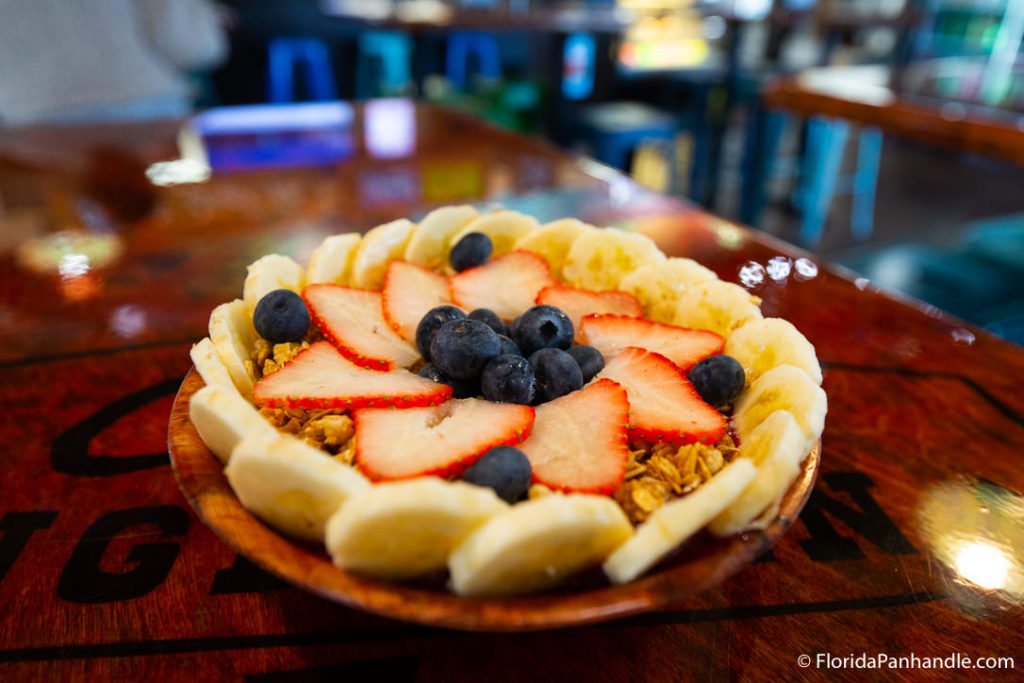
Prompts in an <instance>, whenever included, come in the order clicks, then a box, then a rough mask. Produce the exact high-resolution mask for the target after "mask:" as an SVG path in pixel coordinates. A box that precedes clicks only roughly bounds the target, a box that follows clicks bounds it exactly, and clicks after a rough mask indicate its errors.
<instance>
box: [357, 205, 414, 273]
mask: <svg viewBox="0 0 1024 683" xmlns="http://www.w3.org/2000/svg"><path fill="white" fill-rule="evenodd" d="M415 229H416V224H415V223H413V222H412V221H410V220H408V219H406V218H399V219H398V220H396V221H391V222H390V223H385V224H384V225H378V226H377V227H376V228H373V229H372V230H370V231H369V232H367V233H366V234H365V235H363V239H362V241H360V242H359V248H358V249H356V255H355V257H354V258H353V260H352V276H351V282H352V286H354V287H361V288H363V289H380V288H381V287H382V286H383V285H384V271H386V270H387V268H388V263H390V262H391V261H393V260H395V259H397V258H402V256H403V255H404V254H405V247H406V245H407V244H408V243H409V239H410V238H411V237H412V233H413V231H414V230H415Z"/></svg>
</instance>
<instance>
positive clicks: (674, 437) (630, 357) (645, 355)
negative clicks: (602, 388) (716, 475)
mask: <svg viewBox="0 0 1024 683" xmlns="http://www.w3.org/2000/svg"><path fill="white" fill-rule="evenodd" d="M597 377H598V378H599V379H603V378H607V379H610V380H613V381H615V382H618V383H619V384H621V385H622V386H623V387H624V388H625V389H626V394H627V395H628V396H629V428H630V430H631V431H632V435H631V436H632V437H634V438H639V439H645V440H648V441H672V442H674V443H692V442H694V441H702V442H704V443H717V442H718V441H719V440H720V439H721V438H722V436H724V435H725V417H724V416H723V415H722V414H721V413H719V412H718V411H717V410H715V409H714V408H712V407H711V406H709V405H708V404H707V403H705V402H704V401H703V400H702V399H701V397H700V395H699V394H698V393H697V390H696V389H694V388H693V385H692V384H690V382H689V381H688V380H687V379H686V375H685V374H684V373H683V371H682V370H680V369H679V368H678V367H676V365H675V364H674V363H673V362H672V361H670V360H669V359H668V358H665V357H664V356H662V355H660V354H657V353H653V352H651V351H647V350H645V349H638V348H636V347H632V346H630V347H627V348H625V349H623V350H622V352H621V353H619V354H618V355H617V356H615V357H614V358H612V359H611V360H609V361H608V364H607V365H605V366H604V370H602V371H601V372H599V373H598V374H597Z"/></svg>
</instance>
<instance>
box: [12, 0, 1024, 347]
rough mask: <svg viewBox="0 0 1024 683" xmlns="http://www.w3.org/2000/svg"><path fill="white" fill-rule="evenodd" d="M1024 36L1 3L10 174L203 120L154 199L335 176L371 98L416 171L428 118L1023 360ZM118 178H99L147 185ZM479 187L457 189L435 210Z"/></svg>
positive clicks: (467, 176) (109, 189)
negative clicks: (416, 151)
mask: <svg viewBox="0 0 1024 683" xmlns="http://www.w3.org/2000/svg"><path fill="white" fill-rule="evenodd" d="M1022 35H1024V0H592V1H589V2H573V3H565V2H555V1H551V0H548V1H545V0H462V1H461V2H460V1H457V0H447V1H443V0H222V1H221V2H217V3H213V2H209V1H207V0H94V1H91V2H90V3H81V4H80V3H67V2H65V1H64V0H0V142H3V145H0V154H3V149H4V146H6V148H7V149H8V150H9V149H11V148H12V147H13V148H17V147H18V146H19V145H24V144H26V140H29V139H31V136H32V135H33V134H34V133H32V132H31V131H36V130H47V131H52V130H54V127H55V126H56V127H57V128H61V129H63V130H68V129H72V130H73V129H74V127H75V126H82V125H96V124H100V125H105V124H106V125H116V124H117V123H119V122H138V121H147V120H162V119H179V120H180V119H181V118H183V117H188V116H191V115H193V114H196V116H195V117H194V118H193V119H191V121H192V125H191V126H190V128H189V130H191V131H192V132H193V133H195V134H196V137H195V139H194V140H193V142H192V143H190V142H189V141H188V139H185V140H183V141H181V143H180V144H181V146H182V160H180V162H179V163H176V164H170V165H168V164H165V165H163V166H160V165H156V164H155V165H152V166H148V167H142V168H145V173H146V174H147V176H148V177H149V179H150V181H152V182H154V183H156V184H172V183H175V182H184V181H187V180H189V179H195V178H197V177H198V178H201V177H203V174H207V176H208V174H209V173H210V172H211V168H212V170H213V172H214V173H217V172H219V171H245V170H246V169H251V168H262V167H267V166H287V165H302V164H307V163H308V164H317V163H320V164H322V163H339V162H341V161H343V160H344V159H345V158H347V157H348V156H349V155H350V154H351V149H350V147H351V144H352V143H351V140H350V139H349V137H347V136H346V135H345V134H343V131H344V128H345V126H346V125H348V122H349V121H350V120H351V116H352V109H351V107H348V105H347V104H345V102H346V101H353V100H355V101H367V102H368V103H369V104H368V105H367V108H366V109H365V114H364V115H365V128H366V130H365V139H366V145H367V147H368V148H371V152H372V153H373V155H374V156H377V157H380V158H388V157H390V158H400V157H402V156H403V155H406V154H408V153H409V149H410V148H411V146H412V145H413V144H414V138H415V136H416V131H415V123H414V122H415V117H414V116H413V113H412V112H413V101H414V100H416V101H421V102H429V103H432V104H433V105H436V106H439V107H448V108H456V109H459V110H462V111H465V112H468V113H470V114H472V115H473V116H476V117H479V118H481V119H484V120H486V121H488V122H490V123H491V124H492V125H493V126H496V127H500V128H506V129H511V130H515V131H519V132H522V133H526V134H530V135H534V136H539V137H542V138H545V139H547V140H549V141H551V142H552V143H553V144H555V145H558V146H560V147H563V148H568V149H571V150H574V151H578V152H579V153H581V154H583V155H588V156H590V157H593V158H596V159H597V160H598V161H600V162H602V163H604V164H606V165H608V166H611V167H614V168H616V169H619V170H620V171H622V172H624V173H626V174H629V175H630V176H631V177H632V178H633V179H634V180H635V181H636V182H637V183H638V184H640V185H643V186H645V187H648V188H652V189H654V190H656V191H659V192H662V193H665V194H669V195H675V196H678V197H684V198H688V199H689V200H691V201H693V202H695V203H697V204H700V205H702V206H704V207H706V208H707V209H709V210H710V211H712V212H714V213H716V214H718V215H721V216H724V217H726V218H729V219H733V220H736V221H738V222H742V223H745V224H748V225H750V226H752V227H754V228H756V229H758V230H762V231H765V232H767V233H769V234H772V235H775V236H777V237H779V238H781V239H783V240H786V241H789V242H793V243H796V244H799V245H800V246H802V247H804V248H806V249H808V250H809V251H811V252H814V253H816V254H817V255H819V256H820V257H822V258H824V259H827V260H829V261H832V262H835V263H838V264H840V265H843V266H846V267H848V268H850V269H852V270H853V271H854V272H856V273H858V274H859V275H861V276H862V277H863V278H864V279H865V282H866V281H868V280H870V282H871V283H872V284H874V285H878V286H881V287H884V288H887V289H890V290H892V291H895V292H901V293H904V294H907V295H910V296H913V297H916V298H919V299H922V300H924V301H926V302H928V303H930V304H932V305H934V306H937V307H939V308H942V309H944V310H947V311H949V312H951V313H953V314H955V315H958V316H960V317H963V318H966V319H968V320H970V321H972V322H975V323H978V324H980V325H983V326H986V327H988V329H990V330H992V331H993V332H995V333H997V334H1001V335H1003V336H1005V337H1007V338H1009V339H1012V340H1016V341H1017V342H1018V343H1024V287H1022V283H1024V61H1022V59H1021V57H1020V52H1021V39H1022ZM40 46H43V48H42V49H40ZM307 103H313V104H307ZM267 105H270V106H267ZM283 128H289V129H294V130H298V131H300V134H299V135H298V136H294V135H293V136H291V137H289V138H286V139H281V138H280V137H274V138H273V139H271V138H270V137H268V136H267V135H266V134H267V133H268V132H273V131H275V130H279V129H283ZM339 131H341V132H339ZM254 134H255V135H257V137H258V138H259V144H254V143H253V137H252V136H253V135H254ZM47 136H48V137H47ZM44 138H45V139H46V140H50V141H53V140H56V139H57V138H54V137H52V134H51V133H47V134H46V136H44ZM190 144H191V145H197V146H199V147H201V148H202V149H201V150H200V151H198V152H196V153H195V154H193V155H190V154H187V153H186V152H187V151H188V149H189V145H190ZM109 154H115V153H113V152H110V153H109ZM109 154H108V156H107V157H106V158H104V157H103V155H102V154H101V155H100V156H99V157H96V156H95V155H94V156H93V157H92V158H91V159H90V162H89V163H91V164H93V165H94V166H95V165H99V166H100V167H103V166H104V164H113V165H115V166H116V165H117V164H121V165H122V166H124V164H129V165H130V164H131V163H132V162H131V160H128V161H125V160H124V159H119V158H117V157H116V154H115V156H114V157H113V158H111V157H110V156H109ZM0 172H2V168H0ZM475 172H476V171H474V169H473V168H472V167H466V168H462V169H460V167H459V166H458V165H457V164H456V165H450V166H449V167H447V168H446V170H445V176H444V178H442V179H439V180H438V179H435V180H437V182H436V183H435V185H437V187H435V188H434V189H435V190H436V192H435V194H436V195H437V197H438V199H444V197H445V196H451V197H453V198H465V197H470V198H471V197H472V194H473V193H472V192H469V191H468V190H467V192H452V191H450V188H452V187H456V188H459V187H461V188H463V189H465V188H472V187H476V186H477V185H479V178H477V177H476V176H475V175H474V173H475ZM546 172H547V171H546V170H545V169H544V168H542V167H538V168H535V169H531V168H517V171H516V173H518V174H525V175H530V173H534V174H541V175H543V174H544V173H546ZM97 177H99V178H100V181H99V186H98V187H97V188H94V192H93V194H94V195H95V194H97V193H98V194H100V195H102V194H103V193H104V192H106V193H108V194H114V195H119V193H122V192H123V190H124V185H123V182H122V181H121V180H117V181H116V182H111V183H106V184H104V181H103V180H102V173H99V174H97ZM403 182H404V181H403V178H402V177H399V176H396V175H394V174H392V175H390V176H382V177H380V178H378V179H377V180H376V181H375V186H374V188H373V192H374V193H377V194H379V195H387V194H388V193H393V194H401V193H402V192H403V191H404V190H403V187H404V186H403ZM424 182H425V183H426V181H424ZM524 182H525V181H524ZM539 182H540V184H544V183H545V182H546V181H539ZM519 184H520V185H522V184H523V183H519ZM548 184H550V183H548ZM426 185H430V183H426ZM525 185H526V186H529V182H525ZM428 189H430V188H429V187H426V186H425V187H424V189H423V191H424V192H425V193H426V192H427V190H428ZM15 194H16V193H15ZM138 196H140V197H143V199H141V200H140V201H141V202H142V203H145V201H144V200H145V198H144V193H141V194H139V195H138ZM6 201H7V203H8V214H7V217H8V220H7V221H6V223H4V230H5V231H13V230H15V226H14V222H12V221H13V219H12V216H15V214H16V211H12V208H15V209H16V208H17V207H11V203H12V199H11V198H10V196H8V198H7V199H6ZM17 201H18V199H17V198H15V200H14V202H15V203H17ZM115 204H116V202H115ZM121 208H122V209H123V211H125V212H127V214H128V215H131V213H132V212H133V211H134V212H141V213H145V211H146V210H147V207H146V206H133V205H132V203H131V201H127V202H125V201H122V202H121ZM2 217H3V206H2V205H0V218H2Z"/></svg>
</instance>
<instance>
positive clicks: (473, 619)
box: [167, 369, 821, 631]
mask: <svg viewBox="0 0 1024 683" xmlns="http://www.w3.org/2000/svg"><path fill="white" fill-rule="evenodd" d="M202 386H203V380H202V378H201V377H200V376H199V374H198V373H197V372H196V371H195V369H193V370H190V371H189V373H188V375H187V376H186V377H185V381H184V382H183V383H182V385H181V389H180V390H179V391H178V395H177V397H176V398H175V399H174V408H173V409H172V411H171V421H170V424H169V425H168V435H167V440H168V447H169V449H170V453H171V464H172V466H173V467H174V474H175V476H176V477H177V479H178V485H179V486H180V487H181V491H182V493H184V494H185V498H187V499H188V502H189V503H190V504H191V505H192V507H193V508H195V511H196V513H197V514H198V515H199V517H200V519H202V520H203V521H204V522H205V523H206V524H207V525H208V526H210V527H211V528H212V529H213V530H214V531H215V532H216V533H217V534H218V535H219V536H220V537H221V538H222V539H224V541H225V542H227V544H228V545H229V546H231V547H232V548H234V549H235V550H236V551H237V552H239V553H241V554H242V555H244V556H245V557H247V558H249V559H250V560H252V561H253V562H255V563H256V564H257V565H259V566H260V567H262V568H263V569H265V570H267V571H268V572H270V573H272V574H275V575H277V576H279V577H280V578H282V579H284V580H285V581H288V582H289V583H292V584H294V585H296V586H299V587H301V588H304V589H306V590H309V591H312V592H313V593H317V594H319V595H322V596H323V597H325V598H328V599H329V600H334V601H336V602H340V603H342V604H344V605H348V606H350V607H356V608H359V609H364V610H367V611H369V612H374V613H377V614H380V615H384V616H387V617H392V618H395V619H403V620H406V621H414V622H419V623H421V624H429V625H432V626H442V627H446V628H455V629H463V630H470V631H528V630H538V629H547V628H556V627H560V626H569V625H578V624H587V623H593V622H598V621H606V620H608V619H614V618H616V617H622V616H626V615H629V614H635V613H638V612H645V611H648V610H653V609H656V608H659V607H663V606H666V605H668V604H670V603H672V602H674V601H677V600H679V599H681V598H684V597H686V596H688V595H692V594H695V593H699V592H701V591H703V590H705V589H707V588H710V587H712V586H715V585H717V584H719V583H721V582H722V581H725V580H726V579H727V578H729V577H730V576H732V575H733V574H735V573H736V572H738V571H739V570H740V569H742V568H743V567H745V566H746V565H748V564H750V563H751V562H752V561H754V560H755V559H757V558H758V557H759V556H760V555H761V554H762V553H764V552H765V551H766V550H768V548H770V547H771V545H772V544H773V543H774V542H775V541H776V539H778V538H779V537H780V536H782V534H783V533H785V531H786V530H787V529H788V528H789V525H790V524H791V523H792V522H793V520H794V519H796V517H797V515H798V514H799V513H800V510H801V509H802V508H803V506H804V503H805V502H806V501H807V498H808V496H809V495H810V493H811V489H812V488H813V486H814V481H815V479H816V478H817V474H818V462H819V459H820V454H821V444H820V442H819V443H818V445H816V446H815V447H814V449H813V450H812V451H811V454H810V456H809V457H808V458H807V459H806V460H805V461H804V465H803V470H802V471H801V473H800V476H799V477H798V478H797V480H796V481H795V482H794V483H793V485H792V486H791V487H790V489H789V490H788V491H787V492H786V495H785V498H784V499H783V501H782V505H781V507H780V509H779V514H778V517H777V518H776V519H775V520H774V521H773V522H772V523H771V524H770V525H768V527H767V528H765V529H764V530H762V531H757V532H752V533H749V534H743V535H738V536H732V537H729V538H722V539H712V538H711V537H710V536H707V537H704V538H702V539H700V540H698V541H696V542H692V543H688V544H687V546H686V547H684V548H683V549H682V551H680V552H676V553H673V555H672V556H671V557H669V558H667V559H666V560H665V561H663V562H662V563H661V564H659V565H658V566H657V567H655V568H654V569H653V570H652V571H651V572H650V573H648V574H647V575H646V576H644V577H641V578H640V579H637V580H636V581H633V582H631V583H628V584H625V585H622V586H611V585H609V584H608V583H607V582H606V581H604V580H603V577H598V576H597V572H593V573H592V574H591V576H590V580H589V581H583V583H582V584H579V582H578V583H577V586H576V587H575V588H573V587H571V586H570V587H568V588H563V589H562V591H561V592H557V593H546V594H542V595H533V596H527V597H520V598H501V599H483V598H463V597H459V596H458V595H455V594H454V593H451V592H448V591H446V590H444V589H443V588H440V587H438V588H429V587H422V586H413V585H408V584H398V583H387V582H383V581H375V580H373V579H368V578H363V577H360V576H357V575H355V574H351V573H348V572H345V571H342V570H340V569H338V568H337V567H335V566H334V565H333V564H331V560H330V558H329V557H328V556H327V554H326V552H325V551H324V550H322V549H319V550H318V549H314V548H311V547H310V546H308V545H303V544H301V543H298V542H294V541H292V540H290V539H288V538H286V537H284V536H282V535H280V534H278V533H277V532H276V531H274V530H273V529H271V528H270V527H268V526H266V525H265V524H264V523H263V522H261V521H260V520H259V519H257V518H256V517H255V516H253V515H252V514H250V513H249V512H248V511H247V510H246V509H245V508H243V507H242V504H241V503H239V502H238V499H237V498H236V497H235V494H234V492H233V491H232V490H231V486H230V485H229V484H228V481H227V479H226V478H225V477H224V473H223V467H222V465H221V463H220V461H219V460H217V458H216V457H215V456H214V455H213V454H212V453H211V452H210V451H209V449H207V448H206V445H205V444H204V443H203V441H202V440H201V439H200V438H199V434H198V433H197V432H196V430H195V427H193V426H192V422H191V421H190V420H189V415H188V407H189V399H190V397H191V396H192V394H194V393H195V392H196V391H197V390H199V389H200V388H202Z"/></svg>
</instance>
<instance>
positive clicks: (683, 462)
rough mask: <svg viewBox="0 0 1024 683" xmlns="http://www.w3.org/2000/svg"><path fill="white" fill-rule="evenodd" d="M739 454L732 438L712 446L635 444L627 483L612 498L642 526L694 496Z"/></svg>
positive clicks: (628, 465) (630, 459)
mask: <svg viewBox="0 0 1024 683" xmlns="http://www.w3.org/2000/svg"><path fill="white" fill-rule="evenodd" d="M737 452H738V451H737V448H736V444H735V443H734V442H733V440H732V437H730V436H729V435H728V434H727V435H726V436H725V438H723V439H722V440H721V441H719V442H718V443H717V444H714V445H712V446H709V445H707V444H702V443H694V444H686V445H684V446H678V445H675V444H670V443H646V442H644V443H633V444H631V445H630V453H629V462H628V464H627V465H626V479H625V481H623V482H622V485H621V486H619V488H618V489H616V490H615V493H613V494H612V497H613V498H614V499H615V502H617V503H618V504H619V506H620V507H621V508H622V509H623V511H625V513H626V516H627V517H629V519H630V521H631V522H633V523H634V524H639V523H641V522H643V521H644V520H646V519H647V518H648V517H649V516H650V514H651V513H652V512H654V511H655V510H656V509H658V508H659V507H661V506H662V505H664V504H665V503H666V502H668V501H669V500H671V499H672V498H678V497H680V496H685V495H687V494H688V493H691V492H693V491H694V490H695V489H696V488H697V487H698V486H700V485H701V484H703V483H704V482H706V481H707V480H708V479H710V478H711V477H712V476H714V474H715V473H717V472H718V471H719V470H720V469H722V468H723V467H725V465H726V464H727V463H729V462H732V460H733V459H734V458H735V457H736V454H737Z"/></svg>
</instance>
